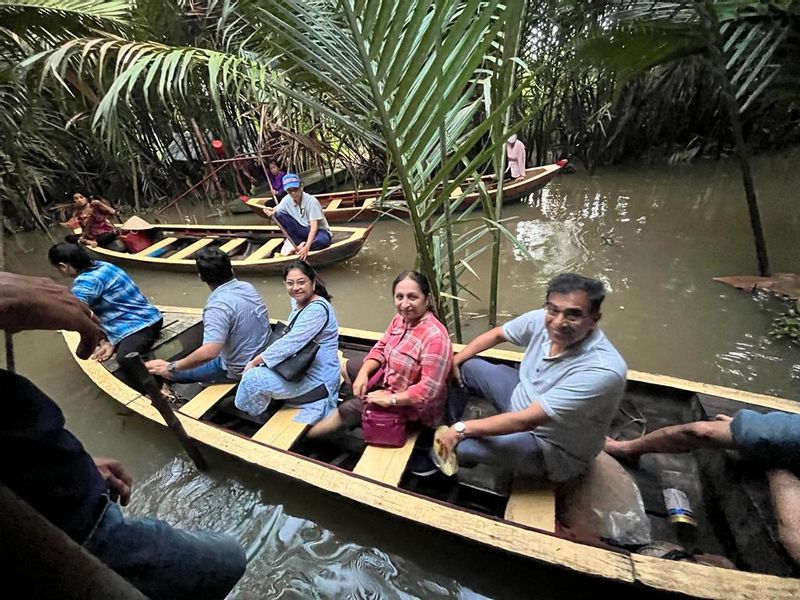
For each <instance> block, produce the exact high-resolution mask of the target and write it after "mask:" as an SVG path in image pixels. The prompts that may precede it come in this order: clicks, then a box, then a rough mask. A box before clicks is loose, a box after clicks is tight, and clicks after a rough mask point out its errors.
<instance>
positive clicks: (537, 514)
mask: <svg viewBox="0 0 800 600" xmlns="http://www.w3.org/2000/svg"><path fill="white" fill-rule="evenodd" d="M505 519H506V520H507V521H512V522H514V523H519V524H520V525H527V526H529V527H535V528H536V529H543V530H544V531H555V528H556V495H555V488H554V486H553V484H552V483H550V482H548V481H540V480H535V479H515V480H514V483H513V484H512V486H511V495H510V496H509V498H508V504H507V505H506V512H505Z"/></svg>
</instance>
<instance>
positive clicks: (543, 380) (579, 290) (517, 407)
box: [437, 273, 627, 481]
mask: <svg viewBox="0 0 800 600" xmlns="http://www.w3.org/2000/svg"><path fill="white" fill-rule="evenodd" d="M604 297H605V289H604V287H603V284H602V282H600V281H598V280H596V279H591V278H588V277H583V276H581V275H576V274H573V273H565V274H562V275H558V276H557V277H555V278H553V279H552V280H551V281H550V283H549V284H548V287H547V294H546V296H545V305H544V308H542V309H539V310H534V311H531V312H529V313H526V314H523V315H521V316H519V317H517V318H515V319H512V320H511V321H509V322H508V323H506V324H505V325H503V326H502V327H495V328H494V329H492V330H491V331H488V332H486V333H483V334H481V335H479V336H478V337H477V338H475V339H474V340H472V341H471V342H470V343H469V344H467V346H466V347H465V348H464V349H463V350H462V351H461V352H459V353H458V354H456V355H455V356H454V357H453V376H454V378H455V379H456V381H457V382H458V383H459V384H460V385H462V386H464V387H466V388H468V389H469V390H470V391H472V392H476V393H478V394H481V395H482V396H483V397H485V398H486V399H487V400H489V401H490V402H492V404H494V406H495V407H496V408H497V410H498V411H499V413H500V414H497V415H494V416H491V417H485V418H482V419H474V420H470V421H458V422H456V423H455V424H454V425H453V426H451V427H450V428H448V429H447V430H446V431H444V433H442V434H441V435H439V436H438V437H437V439H438V441H439V442H440V444H441V447H442V449H443V455H444V458H447V455H448V454H450V453H451V452H452V451H453V450H455V456H456V458H457V459H458V462H459V464H462V463H463V464H466V463H470V464H476V463H484V464H490V465H493V466H496V467H498V468H500V469H502V470H506V471H511V472H514V473H518V474H522V475H525V476H532V477H542V478H548V479H550V480H552V481H565V480H567V479H571V478H573V477H576V476H578V475H580V474H581V473H583V472H584V471H585V470H586V468H587V467H588V466H589V464H590V463H591V462H592V461H593V460H594V458H595V457H596V456H597V454H598V453H599V452H600V451H601V450H602V449H603V444H604V442H605V437H606V435H607V434H608V429H609V427H610V425H611V421H612V419H613V417H614V415H615V414H616V412H617V409H618V408H619V403H620V401H621V400H622V394H623V391H624V390H625V378H626V375H627V366H626V365H625V361H624V360H623V359H622V357H621V356H620V354H619V352H617V350H616V349H615V348H614V346H612V345H611V342H610V341H609V340H608V338H606V336H605V335H604V334H603V332H602V331H600V329H598V327H597V323H598V321H599V320H600V305H601V304H602V302H603V299H604ZM503 342H511V343H512V344H516V345H518V346H523V347H525V353H524V355H523V357H522V361H521V363H520V369H519V370H516V369H513V368H511V367H509V366H506V365H499V364H493V363H491V362H489V361H487V360H483V359H480V358H473V357H474V356H475V355H476V354H478V353H479V352H483V351H484V350H488V349H489V348H493V347H495V346H497V345H498V344H500V343H503ZM451 400H452V402H451V405H450V408H451V410H452V413H453V415H454V416H455V418H459V417H460V416H461V414H462V413H463V410H464V408H465V407H464V406H463V405H459V404H460V403H459V402H458V401H457V400H456V399H455V398H451ZM441 458H442V456H440V457H439V459H441Z"/></svg>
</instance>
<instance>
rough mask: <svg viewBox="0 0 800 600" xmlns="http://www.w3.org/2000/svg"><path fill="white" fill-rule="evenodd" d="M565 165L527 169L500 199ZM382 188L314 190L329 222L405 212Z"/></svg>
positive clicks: (398, 195)
mask: <svg viewBox="0 0 800 600" xmlns="http://www.w3.org/2000/svg"><path fill="white" fill-rule="evenodd" d="M563 167H564V165H558V164H552V165H545V166H542V167H533V168H531V169H528V170H527V172H526V174H525V178H524V179H522V180H520V181H514V182H511V181H509V182H506V183H505V185H504V186H503V202H504V203H509V202H513V201H514V200H519V199H520V198H522V197H523V196H526V195H528V194H530V193H532V192H535V191H536V190H538V189H540V188H542V187H544V186H545V185H547V183H548V182H549V181H550V180H551V179H553V177H555V176H556V175H557V174H558V172H559V171H560V170H561V169H562V168H563ZM483 179H484V180H485V181H486V183H487V184H491V185H489V189H490V190H493V189H494V188H495V184H494V183H493V182H494V178H492V177H484V178H483ZM382 192H383V189H382V188H368V189H363V190H358V191H354V190H348V191H343V192H331V193H328V194H315V197H316V199H317V200H319V203H320V204H321V205H322V210H323V212H324V213H325V218H326V219H328V222H329V223H342V222H350V221H373V220H375V219H377V218H379V217H381V216H383V215H384V214H391V215H395V216H399V217H402V216H403V215H405V213H406V212H407V209H406V204H405V201H404V200H403V194H402V192H401V191H399V190H394V191H392V192H390V193H389V194H388V196H386V197H385V198H384V199H383V204H381V203H380V200H381V193H382ZM460 195H461V190H460V189H456V190H455V192H454V193H453V197H454V198H455V197H458V196H460ZM478 198H479V194H478V192H472V193H470V194H467V195H466V196H464V198H463V199H462V201H461V204H460V205H459V208H460V209H461V210H464V209H466V208H467V207H469V206H471V205H472V204H474V203H475V202H477V201H478ZM246 204H247V206H249V207H250V209H251V210H252V211H253V212H254V213H256V214H257V215H259V216H260V217H264V218H267V217H266V215H265V213H264V208H265V207H267V206H274V205H275V203H274V201H273V199H272V198H271V197H264V198H250V199H248V200H247V202H246Z"/></svg>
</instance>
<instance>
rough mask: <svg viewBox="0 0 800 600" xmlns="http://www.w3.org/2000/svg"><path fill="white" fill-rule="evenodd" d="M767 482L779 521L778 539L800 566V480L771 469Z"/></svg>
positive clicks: (789, 474) (787, 472)
mask: <svg viewBox="0 0 800 600" xmlns="http://www.w3.org/2000/svg"><path fill="white" fill-rule="evenodd" d="M767 480H768V481H769V491H770V496H771V498H772V508H773V511H774V513H775V519H776V520H777V521H778V539H779V540H780V542H781V544H782V545H783V547H784V548H785V549H786V552H788V553H789V556H791V557H792V559H794V561H795V562H796V563H797V564H798V565H800V479H798V478H797V475H795V474H794V473H792V472H791V471H789V470H787V469H770V470H769V471H767Z"/></svg>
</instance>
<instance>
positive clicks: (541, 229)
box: [6, 152, 800, 598]
mask: <svg viewBox="0 0 800 600" xmlns="http://www.w3.org/2000/svg"><path fill="white" fill-rule="evenodd" d="M798 166H800V153H797V152H795V153H793V154H791V153H790V154H787V155H783V156H774V157H769V158H761V159H759V160H757V161H756V164H755V176H756V183H757V186H758V190H759V194H760V201H761V207H762V217H763V219H764V224H765V229H766V234H767V240H768V243H769V250H770V257H771V260H772V267H773V270H774V271H776V272H778V271H798V270H799V269H800V264H798V263H799V261H798V258H797V252H796V248H797V245H796V239H797V236H796V232H797V231H798V221H800V203H797V202H796V197H797V190H798V189H800V169H798ZM208 212H209V211H208V210H207V209H205V207H201V208H198V209H195V210H194V213H195V216H196V217H197V218H198V219H199V220H201V221H203V220H208V221H211V220H213V219H211V218H208V215H207V213H208ZM175 216H176V218H177V215H175ZM505 216H506V217H513V220H511V221H510V222H509V228H510V229H511V231H512V232H513V233H515V235H516V236H517V237H518V239H519V240H520V242H521V243H522V244H523V245H524V246H525V247H526V248H527V249H528V251H529V253H530V255H531V256H532V259H529V258H526V257H524V256H523V255H522V253H521V252H519V251H518V250H515V249H513V248H512V247H510V246H509V244H508V243H505V244H504V249H503V253H502V275H501V289H502V292H501V297H500V310H501V313H502V314H503V316H504V318H509V317H510V316H514V315H517V314H520V313H522V312H524V311H526V310H529V309H531V308H534V307H537V306H539V305H541V303H542V300H543V293H544V289H545V286H546V282H547V280H548V279H549V278H551V277H552V276H553V275H554V274H556V273H559V272H563V271H565V270H571V271H577V272H580V273H584V274H587V275H591V276H595V277H599V278H601V279H602V280H603V281H605V282H606V284H607V286H608V288H609V289H610V294H609V296H608V298H607V300H606V303H605V305H604V307H603V319H602V321H601V325H602V327H603V329H604V330H605V331H606V333H607V334H608V335H609V337H610V338H611V339H612V341H613V342H614V343H615V344H616V345H617V347H618V348H619V349H620V351H621V352H622V354H623V355H624V356H625V357H626V359H627V361H628V364H629V366H630V367H631V368H633V369H636V370H640V371H649V372H655V373H663V374H668V375H674V376H677V377H683V378H687V379H693V380H697V381H704V382H708V383H715V384H720V385H726V386H731V387H737V388H741V389H747V390H752V391H756V392H765V393H773V394H778V395H781V396H784V397H787V398H792V399H795V398H800V380H799V379H798V378H800V369H798V368H797V367H796V365H797V364H798V362H800V361H798V359H800V351H799V350H798V347H795V346H791V345H788V344H787V343H785V342H783V341H772V340H770V339H769V337H768V336H767V335H766V332H767V330H768V328H769V324H770V322H771V320H772V319H773V318H774V317H775V316H776V315H777V314H779V312H781V311H782V310H784V309H785V307H786V305H785V304H783V303H782V302H780V301H777V300H773V299H769V298H757V297H752V296H749V295H747V294H744V293H741V292H738V291H735V290H733V289H729V288H727V287H725V286H723V285H722V284H718V283H715V282H713V281H712V280H711V278H712V277H714V276H718V275H737V274H751V273H753V272H754V270H755V258H754V252H753V248H752V241H751V235H750V231H749V227H748V221H747V211H746V208H745V205H744V201H743V199H742V193H741V185H740V180H739V175H738V171H737V170H736V166H735V164H732V163H731V164H724V163H723V164H719V163H714V164H700V165H695V166H692V167H676V168H658V169H638V168H627V169H614V170H611V169H609V170H604V171H602V172H600V173H599V174H597V175H595V176H594V177H589V176H587V175H582V174H576V175H571V176H564V177H561V178H559V179H557V180H556V181H554V182H552V183H551V184H550V185H549V186H548V187H547V188H546V189H545V190H544V191H543V192H542V193H541V194H539V195H537V196H534V197H531V198H528V199H526V200H525V201H524V202H520V203H517V204H515V205H514V206H512V207H510V208H509V209H508V210H506V212H505ZM230 220H232V221H234V222H236V223H247V222H254V221H253V219H252V217H250V216H248V215H244V216H235V217H232V218H231V219H230ZM49 243H50V242H49V240H47V239H46V238H45V237H44V236H41V235H38V234H26V235H19V236H16V237H15V238H12V239H11V240H8V241H7V245H6V252H7V261H8V268H9V270H13V271H16V272H22V273H29V274H38V275H48V276H53V275H54V274H55V273H54V272H53V271H52V270H51V269H50V268H49V266H48V265H47V262H46V258H45V252H46V248H47V247H48V245H49ZM414 257H415V252H414V250H413V244H412V242H411V234H410V231H409V230H408V229H406V228H404V227H403V226H402V225H401V224H399V223H397V222H395V221H382V222H379V223H378V224H377V225H376V227H375V230H374V232H373V234H372V236H371V238H370V240H369V242H368V245H367V246H366V247H365V248H364V250H363V251H362V252H361V254H360V255H359V256H357V257H356V258H355V259H353V260H351V261H349V262H348V263H346V264H345V265H341V266H337V267H333V268H330V269H326V270H325V271H324V273H323V275H324V278H325V280H326V282H327V284H328V287H329V288H330V290H331V292H332V293H333V295H334V297H335V298H334V305H335V307H336V310H337V314H338V317H339V321H340V323H342V324H343V325H347V326H352V327H359V328H363V329H377V330H383V328H384V327H385V325H386V323H387V322H388V321H389V319H390V317H391V315H392V311H393V307H392V303H391V299H390V292H389V289H388V286H389V283H390V282H391V279H392V278H393V277H394V275H395V274H396V273H397V272H398V271H399V270H401V269H403V268H407V267H409V266H411V265H412V264H413V260H414ZM488 258H489V256H488V254H487V255H486V256H485V257H481V258H479V259H476V260H475V261H474V262H473V263H472V267H473V269H474V270H475V271H476V272H477V273H478V274H479V275H480V277H481V279H480V280H477V279H473V280H472V281H471V282H470V287H471V289H472V290H473V291H474V292H475V293H476V294H477V295H478V296H480V297H481V298H482V300H481V301H474V300H473V301H470V302H469V303H468V304H467V305H466V306H465V307H464V310H465V312H466V313H467V316H468V319H467V320H466V323H465V328H464V331H465V336H466V337H467V338H471V337H474V336H475V335H477V334H479V333H481V332H482V331H484V330H485V328H486V327H487V324H486V319H485V313H486V306H487V304H488V301H487V299H486V297H487V289H488V287H487V286H488ZM130 272H131V275H133V277H134V278H135V280H136V281H137V282H138V283H139V285H140V286H141V287H142V289H143V290H144V291H145V293H146V294H147V295H148V296H150V297H151V298H152V299H153V300H154V301H156V302H158V303H161V304H176V305H187V306H198V307H199V306H202V305H203V303H204V301H205V298H206V296H207V293H208V291H207V288H205V286H204V285H203V284H202V283H201V282H200V281H199V280H198V279H197V277H195V276H192V275H186V274H166V273H157V272H151V271H146V270H140V269H136V270H131V271H130ZM249 280H250V281H252V282H253V283H254V284H255V285H256V287H257V288H258V289H259V291H260V292H261V293H262V294H263V296H264V298H265V300H266V301H267V303H268V306H269V309H270V314H271V316H276V317H284V316H285V315H286V313H287V312H288V299H287V298H286V296H285V292H284V291H283V288H282V284H281V282H280V280H279V279H277V278H270V277H254V278H249ZM15 343H16V347H17V363H18V368H19V370H20V372H22V373H23V374H25V375H27V376H29V377H30V378H31V379H33V380H34V381H35V382H36V383H37V384H39V385H40V386H41V387H43V388H44V389H45V390H46V391H47V392H49V393H50V394H51V395H52V396H53V397H54V398H56V399H57V400H58V401H59V403H60V404H61V406H62V407H63V409H64V412H65V413H66V415H67V421H68V425H69V427H70V428H71V429H72V430H73V431H74V432H75V433H76V434H77V435H78V436H79V437H80V438H81V439H82V440H83V441H84V443H85V444H86V446H87V448H88V449H89V450H90V451H91V452H94V453H97V454H106V455H113V456H117V457H119V458H121V459H122V460H123V461H124V462H125V463H127V464H128V465H129V466H130V467H131V469H132V471H133V472H134V473H135V475H136V476H137V479H138V480H139V481H141V482H142V483H141V484H140V487H139V491H138V495H137V496H136V497H135V500H134V503H133V505H132V507H131V512H132V513H134V514H144V513H156V514H158V515H160V516H162V517H164V518H166V519H167V520H170V521H171V522H175V523H177V524H179V525H185V526H209V527H214V528H217V529H222V530H227V531H230V532H232V533H234V534H235V535H237V536H238V537H239V538H240V539H241V540H242V542H243V543H244V544H245V545H246V547H247V549H248V555H249V556H250V557H251V567H250V569H249V571H248V574H247V576H246V578H245V579H244V580H243V581H242V582H241V584H240V585H239V586H238V587H237V589H236V591H235V593H234V594H233V596H234V597H237V598H262V597H263V598H278V597H280V598H305V597H314V596H316V597H324V598H334V597H337V598H338V597H346V596H350V597H359V598H362V597H386V598H410V597H423V598H478V597H483V596H486V597H492V598H506V597H508V598H511V597H530V596H532V595H535V597H541V598H564V597H572V596H575V597H577V596H578V595H580V594H581V592H582V590H584V589H585V586H586V585H592V586H593V588H595V587H596V585H597V584H596V583H595V582H592V583H591V584H589V583H587V581H586V580H583V579H581V578H575V577H567V576H560V577H553V576H551V575H548V576H547V577H542V575H544V573H543V572H542V573H537V572H536V571H535V570H532V569H531V567H530V566H529V565H524V564H523V563H520V562H518V561H517V560H515V559H513V558H509V557H504V556H501V555H498V554H494V553H489V554H488V556H487V551H486V550H484V549H480V548H477V547H476V548H471V547H469V546H466V547H465V546H464V545H463V544H454V543H453V539H451V538H449V537H448V536H441V535H434V534H431V533H429V532H425V531H423V530H419V529H415V528H407V527H404V526H401V524H399V523H392V522H389V521H387V520H386V519H385V518H382V517H381V516H380V515H378V514H377V513H371V512H366V513H365V512H364V511H363V510H362V509H359V508H357V507H354V506H351V505H349V504H347V503H345V502H342V501H340V500H337V499H335V498H333V497H331V496H328V495H326V494H323V493H320V492H319V491H316V490H313V489H310V488H306V487H302V486H299V485H296V484H293V483H291V482H287V481H285V480H283V479H282V478H280V477H278V476H275V475H271V474H268V473H255V472H253V471H252V469H250V468H248V467H247V466H246V465H242V464H239V463H238V462H237V461H234V460H232V459H230V458H228V457H225V456H221V455H215V454H212V457H211V458H212V463H213V466H214V469H213V470H212V472H211V473H210V474H209V475H198V474H196V473H195V472H194V471H193V470H192V469H190V468H188V467H187V465H186V463H185V462H184V461H183V460H180V459H175V458H174V456H175V454H176V445H175V444H174V442H173V441H172V439H171V438H170V436H169V435H168V433H167V432H165V431H162V430H161V429H160V428H158V427H157V426H155V425H151V424H149V423H146V422H144V421H143V420H142V419H139V418H137V417H133V416H127V415H125V414H123V412H124V411H122V410H121V409H119V408H118V406H117V405H116V404H115V403H114V402H113V401H112V400H111V399H110V398H108V397H107V396H105V395H104V394H103V393H102V392H99V391H97V390H96V389H95V388H94V387H93V386H92V385H91V384H90V383H89V381H88V380H87V379H86V378H85V377H84V376H83V375H82V373H81V372H80V371H79V370H78V368H77V367H76V366H75V365H74V364H73V363H72V362H71V359H70V358H69V357H68V356H67V354H66V351H65V349H64V346H63V344H62V342H61V340H60V337H59V336H57V335H55V334H51V333H43V332H37V333H25V334H21V335H18V336H16V337H15ZM531 577H535V579H536V581H537V583H536V588H535V589H536V590H537V592H536V593H535V594H533V592H532V591H531V590H532V588H531ZM543 579H545V580H546V581H547V582H548V583H547V584H546V585H541V582H542V580H543ZM612 591H613V590H612Z"/></svg>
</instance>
